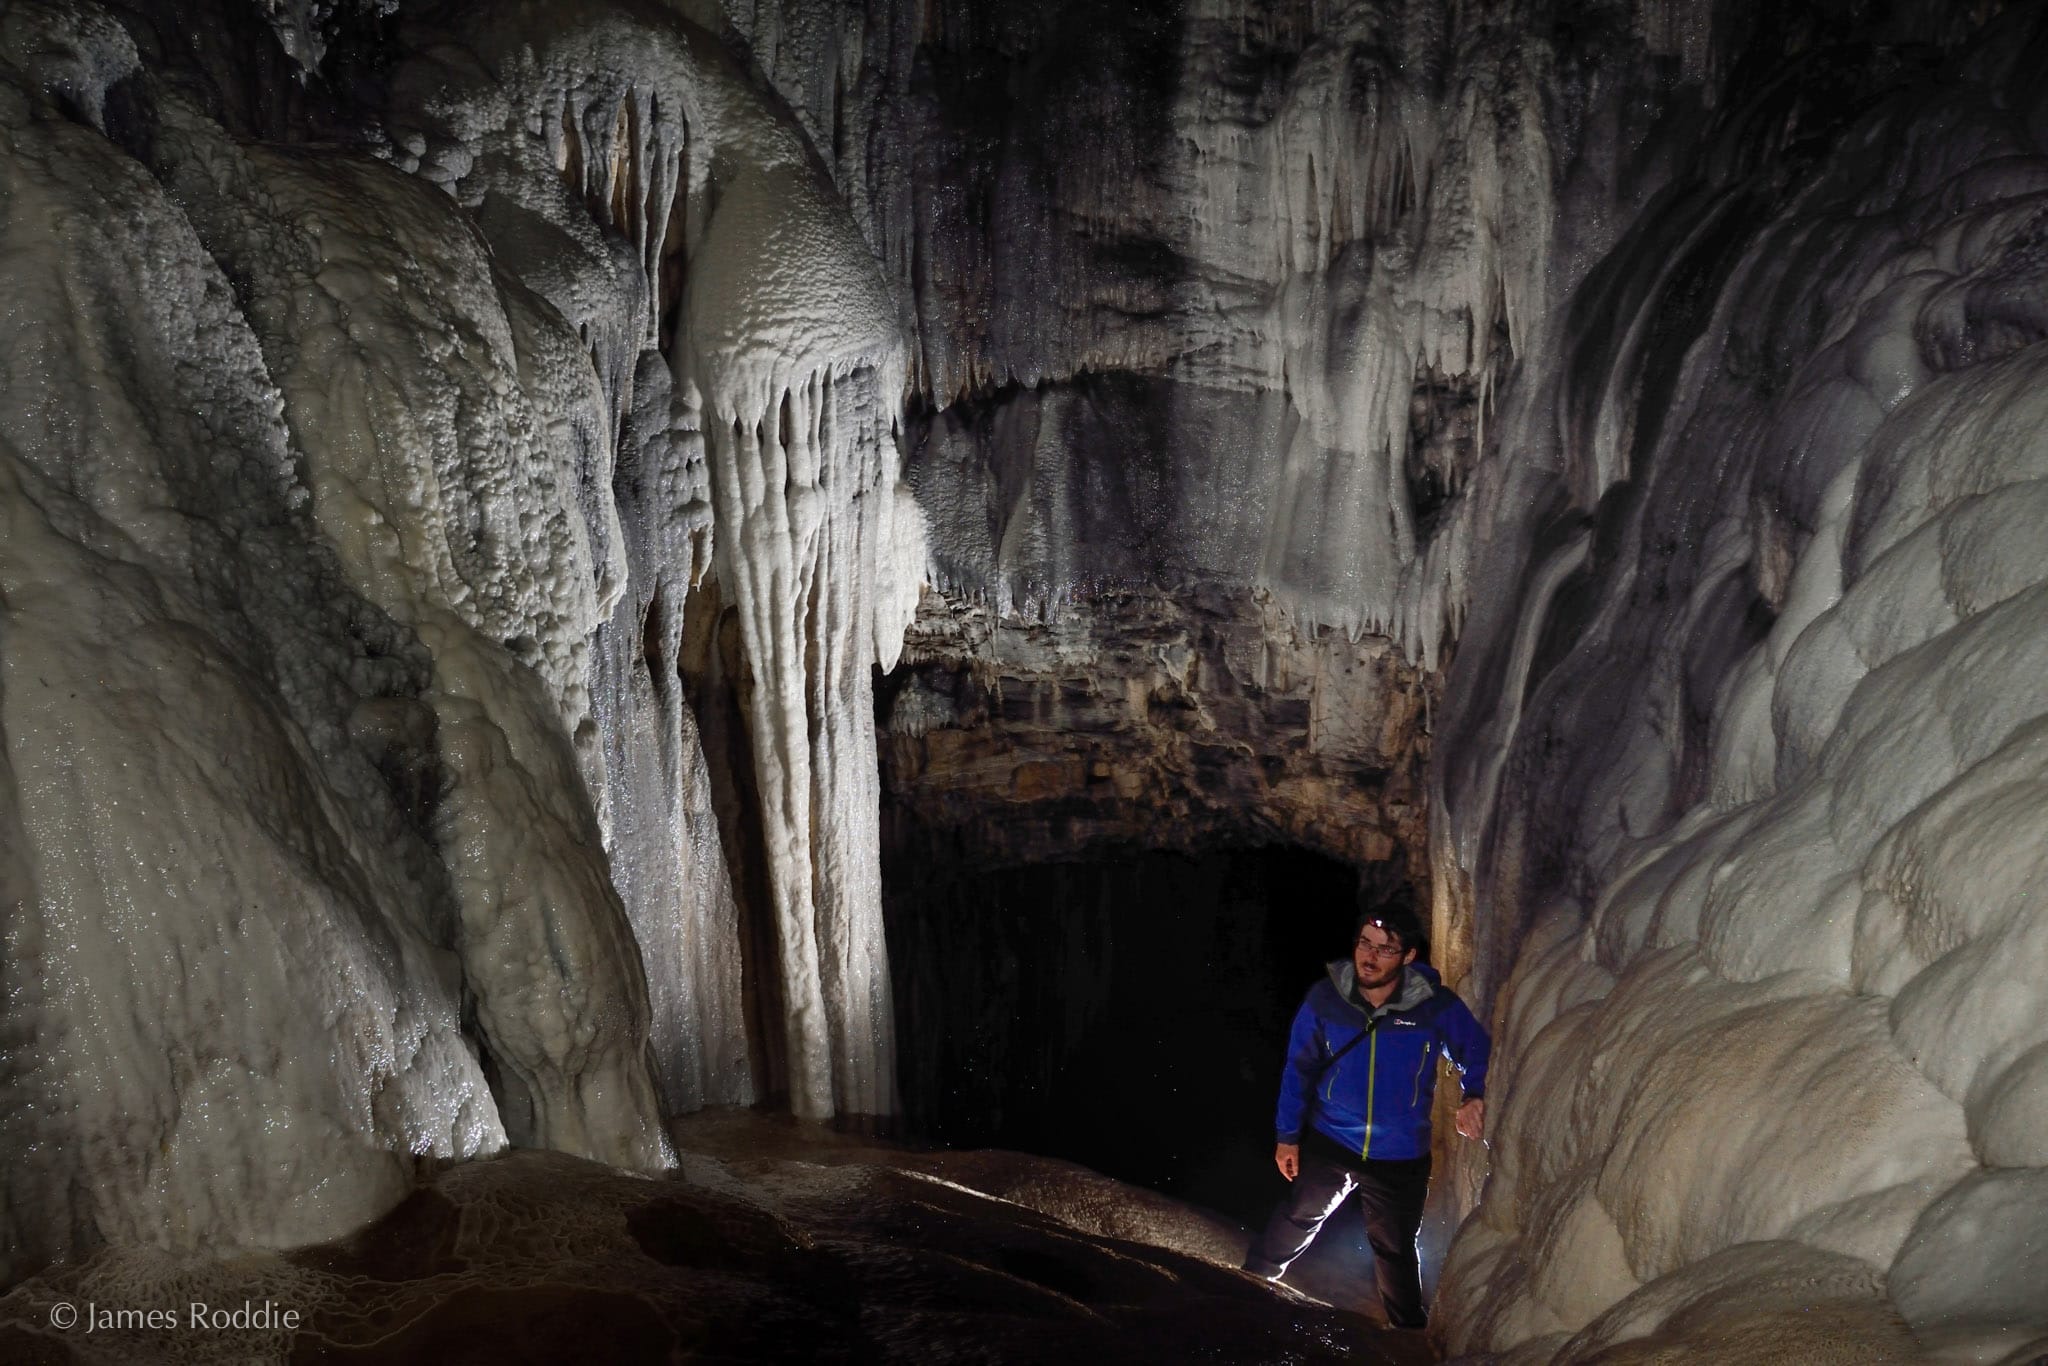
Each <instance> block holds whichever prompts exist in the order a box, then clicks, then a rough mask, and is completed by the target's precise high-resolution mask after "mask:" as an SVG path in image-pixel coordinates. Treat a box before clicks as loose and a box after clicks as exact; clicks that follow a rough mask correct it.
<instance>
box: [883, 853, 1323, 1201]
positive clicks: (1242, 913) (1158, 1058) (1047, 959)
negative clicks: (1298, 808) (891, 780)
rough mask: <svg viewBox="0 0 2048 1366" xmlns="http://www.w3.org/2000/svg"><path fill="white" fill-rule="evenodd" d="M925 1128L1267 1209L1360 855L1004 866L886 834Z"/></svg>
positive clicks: (910, 1112)
mask: <svg viewBox="0 0 2048 1366" xmlns="http://www.w3.org/2000/svg"><path fill="white" fill-rule="evenodd" d="M883 886H884V905H885V909H886V914H887V918H888V936H889V957H890V961H891V963H892V964H893V965H894V985H895V993H896V1017H897V1039H898V1056H899V1066H900V1078H901V1085H902V1092H903V1095H902V1099H903V1107H904V1117H905V1123H906V1126H907V1128H908V1130H909V1134H910V1136H911V1137H912V1138H914V1139H917V1140H920V1141H925V1142H931V1143H936V1144H942V1145H945V1146H947V1147H954V1148H972V1147H1000V1148H1008V1149H1014V1150H1017V1151H1022V1152H1029V1153H1037V1154H1041V1155H1044V1156H1048V1157H1057V1158H1063V1159H1066V1160H1069V1161H1073V1162H1078V1163H1081V1164H1082V1165H1085V1166H1088V1167H1092V1168H1094V1169H1095V1170H1097V1171H1100V1172H1103V1173H1105V1174H1107V1175H1110V1176H1114V1177H1116V1178H1118V1179H1120V1180H1124V1181H1129V1182H1133V1183H1135V1184H1138V1185H1143V1186H1148V1187H1151V1188H1153V1189H1155V1190H1159V1191H1162V1192H1164V1193H1166V1194H1169V1195H1172V1196H1175V1197H1176V1198H1179V1199H1183V1200H1187V1201H1190V1202H1192V1203H1194V1204H1198V1205H1203V1206H1207V1207H1209V1208H1211V1209H1214V1210H1216V1211H1217V1212H1219V1213H1222V1214H1226V1215H1229V1216H1231V1217H1233V1218H1235V1219H1238V1220H1240V1221H1243V1222H1247V1223H1251V1222H1256V1221H1259V1220H1262V1219H1263V1218H1264V1217H1265V1215H1266V1212H1267V1210H1268V1208H1269V1207H1270V1205H1271V1202H1272V1201H1273V1200H1274V1199H1275V1198H1276V1196H1277V1195H1278V1192H1279V1190H1280V1188H1281V1184H1282V1183H1281V1181H1280V1178H1279V1177H1278V1175H1277V1174H1276V1173H1275V1171H1274V1170H1273V1166H1272V1161H1271V1156H1272V1145H1273V1137H1272V1119H1273V1104H1274V1098H1275V1094H1276V1089H1277V1086H1278V1081H1279V1069H1280V1064H1281V1058H1282V1054H1283V1051H1284V1048H1285V1044H1286V1036H1287V1027H1288V1023H1289V1021H1290V1020H1291V1019H1292V1018H1293V1014H1294V1011H1295V1008H1296V1007H1297V1006H1298V1005H1299V1004H1300V1002H1301V997H1302V994H1303V992H1304V991H1306V990H1307V988H1308V986H1309V984H1310V983H1311V982H1312V981H1313V980H1314V978H1315V976H1316V975H1317V974H1318V973H1319V972H1321V971H1322V970H1323V964H1324V963H1325V962H1327V961H1328V960H1329V959H1331V958H1334V957H1338V956H1341V955H1342V954H1343V952H1344V951H1345V947H1344V946H1345V942H1346V939H1347V938H1348V934H1349V931H1350V928H1351V923H1352V916H1353V907H1354V903H1355V899H1356V887H1357V873H1356V872H1355V870H1353V869H1352V868H1350V867H1348V866H1347V865H1345V864H1342V863H1339V862H1336V861H1334V860H1331V859H1328V858H1325V857H1323V856H1321V855H1319V854H1315V853H1311V852H1308V851H1305V850H1301V849H1295V848H1283V847H1264V848H1249V849H1216V850H1210V851H1207V852H1204V853H1201V854H1197V855H1193V856H1190V855H1187V854H1182V853H1175V852H1170V851H1165V850H1156V849H1138V848H1123V849H1116V850H1095V851H1091V853H1090V855H1089V857H1087V858H1086V859H1084V860H1079V861H1075V862H1066V863H1046V864H1034V865H1027V866H1021V867H987V866H984V865H982V864H981V863H980V862H979V861H978V860H976V859H975V858H973V857H972V855H971V854H970V853H968V852H966V851H961V850H957V849H956V850H952V851H938V850H934V849H932V848H931V847H929V846H926V847H924V848H921V849H919V850H918V851H917V852H916V853H915V854H911V853H909V852H905V851H904V850H902V848H901V847H900V846H899V847H898V848H897V849H896V850H893V851H890V853H888V854H885V861H884V865H883Z"/></svg>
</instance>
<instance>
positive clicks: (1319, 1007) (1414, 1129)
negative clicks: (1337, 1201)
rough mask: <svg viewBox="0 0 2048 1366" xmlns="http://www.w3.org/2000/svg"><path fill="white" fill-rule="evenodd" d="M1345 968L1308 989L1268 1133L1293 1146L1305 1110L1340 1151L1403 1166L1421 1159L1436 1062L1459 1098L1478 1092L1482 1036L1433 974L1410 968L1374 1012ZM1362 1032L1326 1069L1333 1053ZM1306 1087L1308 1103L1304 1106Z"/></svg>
mask: <svg viewBox="0 0 2048 1366" xmlns="http://www.w3.org/2000/svg"><path fill="white" fill-rule="evenodd" d="M1356 975H1357V974H1356V972H1355V971H1354V969H1353V968H1352V966H1351V960H1349V959H1344V960H1342V961H1340V962H1336V963H1332V964H1330V975H1329V976H1328V977H1326V978H1323V979H1322V980H1320V981H1318V982H1317V983H1316V984H1315V985H1314V986H1313V987H1310V988H1309V993H1308V997H1307V999H1306V1000H1304V1001H1303V1002H1302V1003H1301V1009H1300V1010H1299V1011H1298V1012H1296V1014H1295V1016H1294V1028H1293V1030H1292V1031H1291V1032H1290V1034H1289V1036H1288V1039H1287V1067H1286V1070H1285V1071H1283V1072H1282V1073H1281V1075H1280V1108H1279V1110H1278V1112H1277V1113H1276V1115H1275V1116H1274V1120H1273V1127H1274V1129H1275V1130H1276V1131H1277V1132H1278V1134H1279V1139H1280V1141H1281V1142H1282V1143H1296V1142H1299V1141H1300V1137H1301V1128H1302V1121H1303V1116H1304V1112H1307V1113H1308V1114H1309V1116H1310V1122H1311V1123H1313V1124H1314V1125H1315V1127H1316V1128H1317V1129H1318V1130H1320V1131H1321V1132H1322V1134H1323V1135H1324V1136H1325V1137H1327V1138H1329V1139H1330V1140H1331V1141H1332V1142H1334V1143H1336V1144H1338V1145H1339V1146H1340V1147H1342V1148H1344V1149H1345V1150H1346V1151H1348V1152H1354V1153H1357V1154H1358V1155H1359V1156H1361V1157H1374V1158H1410V1157H1421V1156H1422V1155H1423V1154H1425V1153H1427V1152H1428V1151H1429V1109H1430V1104H1431V1102H1432V1101H1434V1100H1435V1099H1436V1057H1437V1054H1438V1053H1442V1054H1443V1055H1444V1056H1445V1057H1447V1058H1449V1059H1450V1060H1451V1063H1452V1065H1453V1066H1455V1067H1456V1068H1457V1069H1458V1072H1459V1074H1460V1076H1461V1078H1462V1080H1463V1083H1464V1090H1465V1098H1466V1099H1467V1100H1472V1099H1475V1098H1477V1097H1479V1096H1483V1095H1485V1094H1486V1060H1487V1057H1488V1055H1489V1054H1490V1053H1492V1051H1493V1044H1492V1042H1491V1041H1490V1040H1489V1039H1488V1038H1487V1037H1486V1031H1485V1030H1484V1029H1483V1028H1481V1027H1480V1024H1479V1021H1478V1020H1476V1019H1474V1018H1473V1017H1472V1012H1471V1010H1469V1009H1468V1008H1467V1007H1466V1005H1465V1003H1464V1002H1463V1001H1461V1000H1459V999H1458V997H1457V994H1456V993H1455V992H1453V991H1452V990H1451V989H1450V988H1449V987H1446V986H1444V985H1443V984H1442V982H1441V981H1440V980H1439V979H1438V977H1437V975H1436V970H1435V969H1434V968H1431V967H1429V966H1427V965H1426V964H1421V963H1414V964H1410V965H1409V966H1408V968H1407V969H1406V970H1405V971H1403V972H1402V974H1401V985H1400V987H1399V989H1398V990H1396V991H1395V993H1394V994H1393V995H1392V996H1391V997H1389V998H1388V1000H1387V1003H1386V1004H1385V1005H1383V1006H1381V1007H1379V1009H1377V1010H1372V1009H1371V1008H1370V1007H1368V1006H1367V1005H1366V1004H1365V1003H1364V1000H1363V998H1361V997H1360V996H1359V995H1358V994H1357V991H1356V990H1355V978H1356ZM1365 1031H1370V1033H1367V1034H1366V1035H1365V1037H1364V1038H1362V1039H1360V1041H1359V1043H1358V1044H1357V1046H1355V1047H1353V1048H1352V1049H1351V1050H1350V1051H1349V1052H1346V1053H1345V1054H1344V1056H1343V1057H1341V1058H1338V1059H1337V1062H1336V1065H1335V1066H1333V1067H1326V1065H1327V1064H1328V1063H1329V1060H1330V1058H1331V1057H1332V1056H1333V1055H1335V1054H1336V1053H1337V1052H1338V1050H1340V1049H1342V1048H1344V1046H1345V1045H1346V1044H1348V1043H1350V1042H1351V1041H1352V1040H1353V1039H1357V1038H1359V1036H1360V1035H1361V1033H1365ZM1310 1087H1314V1089H1315V1098H1314V1099H1313V1101H1311V1100H1310V1099H1309V1089H1310Z"/></svg>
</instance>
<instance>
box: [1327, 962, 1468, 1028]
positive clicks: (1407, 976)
mask: <svg viewBox="0 0 2048 1366" xmlns="http://www.w3.org/2000/svg"><path fill="white" fill-rule="evenodd" d="M1329 972H1330V985H1331V986H1333V987H1335V988H1337V995H1338V996H1340V997H1342V998H1343V999H1344V1001H1345V1002H1346V1003H1347V1004H1349V1005H1353V1006H1356V1007H1357V1008H1358V1009H1359V1010H1360V1011H1362V1012H1364V1013H1365V1014H1368V1015H1381V1014H1385V1013H1386V1012H1387V1011H1391V1010H1413V1009H1415V1007H1417V1006H1419V1005H1421V1004H1422V1003H1423V1002H1424V1001H1427V1000H1428V999H1429V998H1430V997H1431V996H1434V995H1435V994H1436V989H1437V986H1438V984H1439V983H1441V982H1442V981H1443V978H1442V977H1440V976H1438V975H1437V970H1436V969H1435V968H1433V967H1431V966H1430V965H1429V964H1427V963H1410V964H1409V965H1408V966H1407V967H1405V968H1403V969H1401V986H1400V989H1399V990H1398V991H1396V992H1395V993H1394V994H1393V995H1392V996H1389V997H1388V998H1387V1003H1386V1004H1385V1005H1383V1006H1381V1007H1379V1008H1378V1009H1377V1010H1374V1009H1371V1008H1369V1007H1367V1005H1366V1004H1365V1002H1364V1001H1363V1000H1362V999H1361V998H1360V997H1359V995H1358V990H1357V988H1358V968H1357V966H1356V965H1355V964H1353V963H1352V961H1351V960H1350V959H1349V958H1339V959H1337V960H1336V961H1335V962H1333V963H1331V964H1330V965H1329Z"/></svg>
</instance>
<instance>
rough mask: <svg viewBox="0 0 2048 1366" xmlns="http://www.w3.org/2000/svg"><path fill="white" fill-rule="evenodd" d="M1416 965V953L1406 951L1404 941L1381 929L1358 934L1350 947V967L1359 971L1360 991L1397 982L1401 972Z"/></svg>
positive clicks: (1374, 927) (1370, 926) (1365, 929)
mask: <svg viewBox="0 0 2048 1366" xmlns="http://www.w3.org/2000/svg"><path fill="white" fill-rule="evenodd" d="M1414 961H1415V950H1414V949H1404V948H1402V947H1401V941H1400V940H1399V939H1397V938H1396V937H1395V936H1393V935H1391V934H1389V933H1387V931H1386V930H1384V929H1382V928H1381V927H1380V926H1378V925H1367V926H1366V927H1365V928H1364V929H1362V930H1360V931H1359V932H1358V942H1357V943H1355V944H1353V945H1352V946H1351V966H1352V967H1354V968H1356V969H1357V970H1358V989H1359V990H1360V991H1372V990H1375V989H1377V988H1379V987H1383V986H1386V985H1388V984H1389V983H1391V982H1392V981H1394V979H1395V978H1397V977H1399V976H1400V975H1401V969H1402V968H1404V967H1406V966H1408V964H1410V963H1412V962H1414Z"/></svg>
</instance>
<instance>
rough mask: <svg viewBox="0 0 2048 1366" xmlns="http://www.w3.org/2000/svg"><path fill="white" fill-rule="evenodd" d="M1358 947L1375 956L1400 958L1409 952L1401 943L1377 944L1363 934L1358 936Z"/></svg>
mask: <svg viewBox="0 0 2048 1366" xmlns="http://www.w3.org/2000/svg"><path fill="white" fill-rule="evenodd" d="M1358 947H1359V948H1360V949H1362V950H1363V951H1364V952H1366V953H1367V954H1369V955H1371V956H1372V957H1374V958H1399V957H1400V956H1401V955H1402V954H1404V953H1406V952H1408V950H1406V949H1404V948H1402V947H1401V946H1400V945H1399V944H1375V943H1373V942H1372V941H1371V940H1370V939H1367V938H1366V937H1365V936H1364V935H1362V934H1361V935H1360V936H1358Z"/></svg>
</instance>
